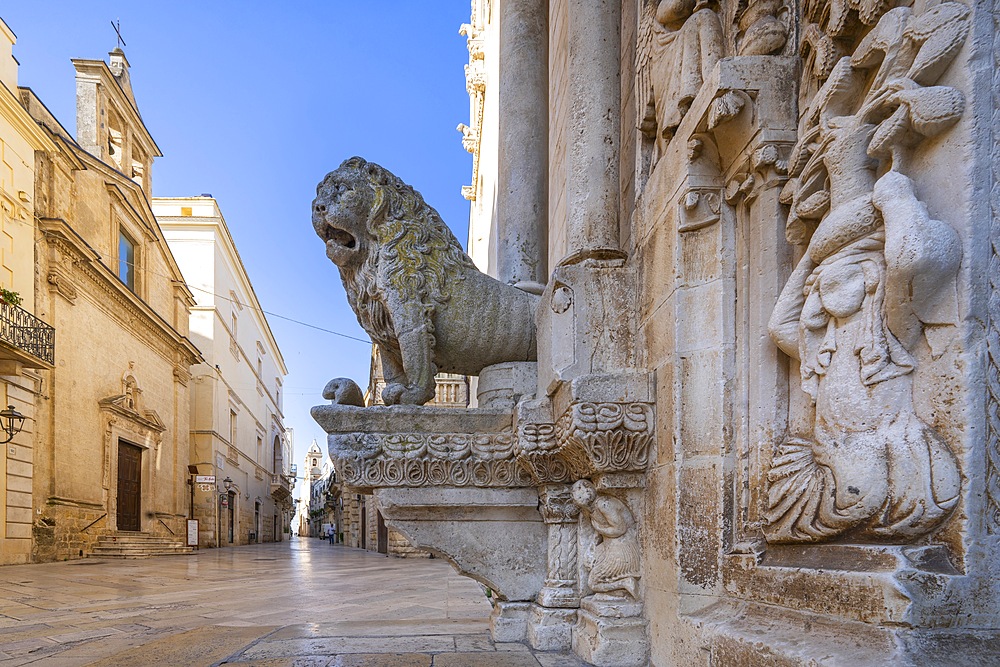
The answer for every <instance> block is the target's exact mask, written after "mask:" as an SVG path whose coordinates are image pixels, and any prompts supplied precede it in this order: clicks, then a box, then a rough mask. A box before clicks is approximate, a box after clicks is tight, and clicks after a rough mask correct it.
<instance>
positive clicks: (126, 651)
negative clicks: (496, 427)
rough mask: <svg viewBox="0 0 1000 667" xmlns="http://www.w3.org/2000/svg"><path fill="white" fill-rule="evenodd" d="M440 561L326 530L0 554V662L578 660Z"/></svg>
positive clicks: (373, 665)
mask: <svg viewBox="0 0 1000 667" xmlns="http://www.w3.org/2000/svg"><path fill="white" fill-rule="evenodd" d="M490 611H491V607H490V604H489V602H488V601H487V599H486V597H485V595H484V593H483V590H482V588H481V587H480V586H479V585H478V584H477V583H475V582H474V581H472V580H471V579H467V578H465V577H461V576H459V575H458V574H456V573H455V572H454V570H453V569H452V568H451V566H449V565H448V564H447V563H446V562H444V561H442V560H437V559H434V560H427V559H396V558H386V557H385V556H380V555H377V554H373V553H368V552H364V551H360V550H356V549H348V548H345V547H342V546H332V545H330V544H328V543H327V542H325V541H321V540H310V539H295V540H293V541H292V542H291V543H289V542H284V543H278V544H262V545H250V546H245V547H234V548H225V549H210V550H208V549H207V550H204V551H201V552H198V553H195V554H193V555H191V556H165V557H160V558H152V559H148V560H133V561H102V560H83V561H69V562H64V563H46V564H39V565H11V566H6V567H0V667H20V666H21V665H32V667H76V666H78V665H79V666H80V667H84V666H94V667H119V666H121V667H129V666H132V665H135V666H138V665H142V666H143V667H145V666H146V665H183V666H185V667H201V666H203V667H218V666H221V665H226V667H230V666H236V665H241V666H242V665H253V666H254V667H360V666H364V667H402V666H406V667H410V666H412V667H455V666H457V665H462V666H464V667H472V666H474V665H480V664H482V665H490V666H491V667H508V666H510V667H513V666H517V667H520V666H521V665H527V666H529V667H580V666H581V665H583V664H584V663H581V662H580V661H579V660H577V659H576V658H574V657H572V656H566V655H554V654H544V653H536V652H533V651H531V650H530V649H529V648H528V647H527V646H524V645H522V644H496V643H494V642H493V641H492V639H491V638H490V636H489V631H488V629H489V614H490Z"/></svg>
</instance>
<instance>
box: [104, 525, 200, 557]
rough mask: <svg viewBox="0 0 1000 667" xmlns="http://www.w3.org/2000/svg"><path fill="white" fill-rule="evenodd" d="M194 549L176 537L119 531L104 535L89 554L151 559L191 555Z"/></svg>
mask: <svg viewBox="0 0 1000 667" xmlns="http://www.w3.org/2000/svg"><path fill="white" fill-rule="evenodd" d="M193 551H194V549H193V548H192V547H188V546H184V544H183V543H182V542H181V541H180V540H179V539H177V538H175V537H162V536H158V535H150V534H149V533H135V532H129V531H118V532H117V533H115V534H113V535H102V536H100V537H99V538H98V539H97V546H96V547H94V550H93V551H91V552H90V554H88V557H89V558H149V557H151V556H176V555H182V554H190V553H192V552H193Z"/></svg>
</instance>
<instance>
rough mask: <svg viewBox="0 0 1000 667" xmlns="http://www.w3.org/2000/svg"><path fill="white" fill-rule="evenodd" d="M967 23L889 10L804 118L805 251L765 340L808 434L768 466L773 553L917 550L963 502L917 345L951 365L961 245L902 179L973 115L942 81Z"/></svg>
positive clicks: (791, 200) (793, 202)
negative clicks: (796, 545) (805, 408)
mask: <svg viewBox="0 0 1000 667" xmlns="http://www.w3.org/2000/svg"><path fill="white" fill-rule="evenodd" d="M862 9H863V10H865V11H866V12H869V13H865V12H862V20H866V19H868V18H869V17H870V15H871V14H870V11H874V9H873V8H868V7H867V6H865V7H862ZM869 10H870V11H869ZM968 14H969V11H968V9H967V8H966V7H964V6H963V5H960V4H958V3H954V2H947V3H943V4H941V5H938V6H937V7H935V8H933V9H931V10H929V11H927V12H925V13H924V14H922V15H920V16H915V15H914V12H912V11H911V10H910V9H909V8H905V7H900V8H896V9H893V10H891V11H889V12H888V13H885V14H884V16H882V18H881V19H880V20H879V21H878V23H877V25H876V26H875V28H873V29H872V31H871V32H870V33H869V34H868V35H867V36H866V37H865V38H864V39H863V40H862V41H861V43H860V44H859V46H858V47H857V49H856V50H855V51H854V54H853V55H852V56H850V57H845V58H842V59H841V60H840V61H839V62H837V64H836V65H835V66H834V67H833V69H832V70H831V72H830V75H829V78H828V80H827V82H826V83H825V84H824V86H823V87H822V88H821V89H820V91H819V93H818V94H817V96H816V98H815V100H814V102H813V104H812V105H810V107H809V108H808V109H807V110H806V112H805V114H804V120H803V127H802V131H801V134H800V138H799V141H798V143H797V144H796V146H795V148H794V149H793V153H792V157H791V161H790V175H791V176H792V178H790V179H789V181H788V183H787V184H786V186H785V189H784V192H783V201H784V202H785V203H787V204H788V205H789V207H790V213H789V217H788V227H787V235H788V240H789V241H790V242H792V243H797V244H805V245H806V250H805V255H804V256H803V258H802V260H801V261H800V262H799V265H798V266H797V267H796V268H795V270H794V271H793V272H792V275H791V277H790V278H789V280H788V282H787V284H786V285H785V288H784V290H783V291H782V294H781V295H780V297H779V298H778V302H777V305H776V307H775V309H774V312H773V314H772V317H771V321H770V324H769V330H770V333H771V337H772V339H773V340H774V342H775V343H776V344H777V345H778V347H779V348H780V349H781V350H782V351H784V352H785V353H786V354H788V355H789V356H791V357H793V358H795V359H798V360H799V364H800V370H801V386H802V389H803V390H804V391H805V392H806V394H808V396H809V397H810V399H811V405H812V407H811V410H812V411H813V414H812V415H811V417H812V418H811V420H810V421H811V422H812V427H811V428H812V430H811V432H805V433H792V434H790V435H789V436H788V437H787V438H786V439H785V441H784V442H782V444H781V445H780V447H779V448H778V451H777V454H776V456H775V458H774V461H773V463H772V468H771V470H770V472H769V474H768V485H769V487H768V498H767V505H768V509H767V512H766V519H767V522H768V525H767V526H766V527H765V529H764V532H765V535H766V536H767V538H768V540H769V541H771V542H816V541H822V540H829V539H833V538H836V537H838V536H842V535H846V534H850V536H851V538H852V539H855V540H861V541H904V542H905V541H910V540H912V539H915V538H917V537H919V536H921V535H924V534H926V533H928V532H930V531H931V530H933V529H935V528H936V527H937V526H939V525H940V524H941V523H942V522H943V521H944V520H945V518H947V516H948V515H949V513H950V512H951V511H952V510H953V509H954V507H955V506H956V504H957V503H958V500H959V492H960V490H961V475H960V472H959V469H958V463H957V460H956V458H955V455H954V454H953V453H952V451H951V449H950V448H949V446H948V444H947V443H946V442H944V440H943V439H942V438H941V436H940V435H939V433H938V432H937V431H936V430H935V428H934V427H933V426H931V425H930V424H928V423H927V422H925V421H924V420H923V419H921V418H920V417H919V416H918V415H917V411H916V408H915V407H914V403H913V387H912V384H913V381H914V375H913V371H914V369H915V368H916V366H917V364H918V361H919V360H918V354H917V352H916V348H917V345H918V343H919V342H920V341H921V340H923V341H925V342H926V344H927V345H928V347H929V349H930V355H931V356H932V357H934V356H938V355H940V354H942V353H943V350H944V347H945V346H946V344H947V340H948V338H949V335H950V332H949V330H950V329H951V328H952V326H953V325H955V324H956V322H957V317H958V315H957V295H956V274H957V271H958V267H959V264H960V262H961V258H962V253H961V246H960V242H959V239H958V235H957V234H956V232H955V231H954V230H953V229H952V228H951V227H950V226H949V225H948V224H947V223H945V222H942V221H939V220H934V219H933V218H932V217H931V216H930V215H929V213H928V211H927V208H926V206H925V205H924V204H923V203H922V202H921V201H920V199H919V198H918V195H917V192H916V189H915V186H914V183H913V181H911V180H910V179H909V178H908V177H907V176H905V175H904V174H903V173H902V172H903V171H905V170H907V169H908V167H909V164H908V150H907V149H908V148H910V147H912V146H914V145H915V144H917V143H918V142H920V141H921V140H922V139H923V138H925V137H932V136H936V135H938V134H940V133H942V132H945V131H946V130H947V129H948V128H949V127H950V126H951V125H952V124H954V123H955V122H956V121H957V120H958V118H959V117H960V116H961V114H962V112H963V109H964V99H963V96H962V94H961V93H960V92H959V91H958V90H956V89H954V88H950V87H946V86H935V85H933V84H934V83H936V81H937V79H938V78H939V77H940V76H941V74H942V73H943V72H944V70H945V69H946V68H947V66H948V64H949V63H950V61H951V59H952V58H953V57H954V56H955V54H956V53H957V51H958V49H959V48H960V47H961V45H962V42H963V40H964V39H965V36H966V34H967V32H968V25H967V18H968Z"/></svg>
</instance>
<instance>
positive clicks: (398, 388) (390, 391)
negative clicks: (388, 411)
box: [382, 382, 406, 405]
mask: <svg viewBox="0 0 1000 667" xmlns="http://www.w3.org/2000/svg"><path fill="white" fill-rule="evenodd" d="M405 391H406V385H404V384H400V383H398V382H392V383H389V384H387V385H386V386H385V389H383V390H382V402H383V403H385V404H386V405H398V404H399V399H400V397H401V396H402V395H403V393H404V392H405Z"/></svg>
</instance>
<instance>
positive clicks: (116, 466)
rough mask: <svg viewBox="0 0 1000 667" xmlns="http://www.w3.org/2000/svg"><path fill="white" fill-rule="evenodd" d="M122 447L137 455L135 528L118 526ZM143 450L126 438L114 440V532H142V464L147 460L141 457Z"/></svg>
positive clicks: (140, 446) (143, 488) (143, 504)
mask: <svg viewBox="0 0 1000 667" xmlns="http://www.w3.org/2000/svg"><path fill="white" fill-rule="evenodd" d="M122 445H125V447H131V448H132V449H135V450H136V451H138V453H139V479H138V484H139V489H138V493H137V494H136V495H137V496H138V498H137V500H138V503H139V507H138V512H137V514H138V516H137V517H136V526H135V528H122V527H121V525H120V524H119V516H121V513H120V512H119V511H118V510H119V494H120V487H119V484H120V481H121V480H120V474H121V469H120V467H119V462H120V461H121V456H122ZM145 449H146V448H145V447H143V446H142V445H138V444H136V443H134V442H132V441H131V440H127V439H126V438H122V437H118V438H116V440H115V462H114V469H115V477H114V484H115V486H114V489H115V493H114V505H115V522H114V523H115V529H116V530H130V531H131V530H134V531H137V532H138V531H142V523H143V521H142V509H143V507H144V506H145V503H144V502H143V495H144V491H145V484H143V478H144V477H145V475H144V474H143V468H145V465H144V462H145V460H146V459H147V458H148V457H146V456H143V454H145V451H144V450H145Z"/></svg>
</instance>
